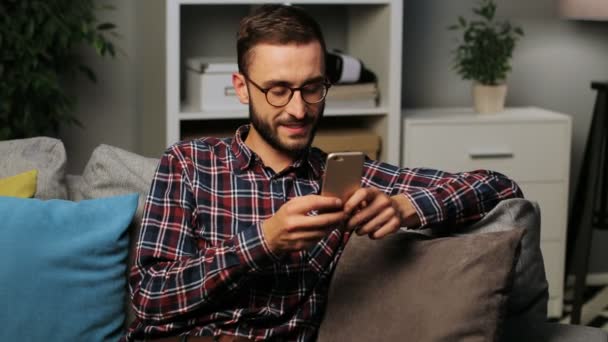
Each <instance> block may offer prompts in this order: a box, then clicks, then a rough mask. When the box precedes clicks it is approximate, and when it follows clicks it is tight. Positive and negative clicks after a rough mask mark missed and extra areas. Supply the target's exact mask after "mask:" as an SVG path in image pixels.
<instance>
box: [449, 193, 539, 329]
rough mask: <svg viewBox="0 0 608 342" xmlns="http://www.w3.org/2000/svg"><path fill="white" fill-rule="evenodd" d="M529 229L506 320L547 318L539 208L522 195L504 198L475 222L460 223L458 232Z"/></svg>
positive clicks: (536, 320) (476, 232) (518, 262)
mask: <svg viewBox="0 0 608 342" xmlns="http://www.w3.org/2000/svg"><path fill="white" fill-rule="evenodd" d="M513 227H521V228H524V229H525V230H526V233H525V235H524V237H523V239H522V249H521V254H520V257H519V260H518V261H517V265H516V268H515V278H514V284H513V289H512V291H511V295H510V296H509V301H508V304H507V320H518V321H525V322H543V321H545V320H546V318H547V301H548V300H549V284H548V283H547V277H546V275H545V266H544V263H543V256H542V253H541V249H540V208H539V206H538V203H536V202H533V201H529V200H526V199H522V198H514V199H508V200H504V201H501V202H500V203H499V204H498V205H497V206H496V207H495V208H494V209H492V210H491V211H490V212H489V213H488V214H487V215H486V216H485V217H484V218H482V219H481V220H480V221H479V222H477V223H476V224H473V225H470V226H464V227H461V228H460V230H459V231H457V232H456V233H457V234H478V233H488V232H499V231H505V230H511V229H513Z"/></svg>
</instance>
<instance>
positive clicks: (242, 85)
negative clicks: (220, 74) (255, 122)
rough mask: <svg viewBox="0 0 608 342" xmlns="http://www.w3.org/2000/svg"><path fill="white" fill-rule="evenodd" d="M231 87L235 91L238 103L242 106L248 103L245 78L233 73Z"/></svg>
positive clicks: (238, 73)
mask: <svg viewBox="0 0 608 342" xmlns="http://www.w3.org/2000/svg"><path fill="white" fill-rule="evenodd" d="M232 86H233V87H234V90H235V91H236V96H238V98H239V101H241V103H242V104H248V103H249V90H248V89H247V83H246V82H245V76H243V74H241V73H240V72H235V73H233V74H232Z"/></svg>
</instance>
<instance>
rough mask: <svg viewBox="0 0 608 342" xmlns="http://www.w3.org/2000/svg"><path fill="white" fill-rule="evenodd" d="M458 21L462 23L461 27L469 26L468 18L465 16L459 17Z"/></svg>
mask: <svg viewBox="0 0 608 342" xmlns="http://www.w3.org/2000/svg"><path fill="white" fill-rule="evenodd" d="M458 23H460V26H461V27H466V26H467V20H466V19H465V18H464V17H458Z"/></svg>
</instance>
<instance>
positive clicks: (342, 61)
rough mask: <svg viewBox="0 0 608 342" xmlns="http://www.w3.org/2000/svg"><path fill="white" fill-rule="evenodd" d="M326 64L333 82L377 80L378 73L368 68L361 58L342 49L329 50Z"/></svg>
mask: <svg viewBox="0 0 608 342" xmlns="http://www.w3.org/2000/svg"><path fill="white" fill-rule="evenodd" d="M325 64H326V66H325V69H326V74H327V77H328V78H329V81H330V82H331V83H332V84H336V83H367V82H375V81H376V75H375V74H374V73H373V72H371V71H370V70H368V69H366V68H365V65H363V62H361V60H359V59H357V58H355V57H353V56H350V55H347V54H344V53H342V52H340V51H328V52H327V53H326V54H325Z"/></svg>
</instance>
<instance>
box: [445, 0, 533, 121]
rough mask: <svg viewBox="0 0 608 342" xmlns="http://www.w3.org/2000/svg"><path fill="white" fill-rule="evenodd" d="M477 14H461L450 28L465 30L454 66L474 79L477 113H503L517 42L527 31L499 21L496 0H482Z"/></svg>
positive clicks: (462, 74) (468, 78)
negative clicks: (469, 15)
mask: <svg viewBox="0 0 608 342" xmlns="http://www.w3.org/2000/svg"><path fill="white" fill-rule="evenodd" d="M473 13H474V14H475V18H474V19H472V20H470V21H467V20H466V19H465V18H463V17H459V18H458V23H457V24H455V25H452V26H450V27H449V29H450V30H457V31H461V32H462V39H461V40H459V46H458V48H457V49H456V50H455V51H454V66H453V68H454V70H456V72H457V73H458V74H459V75H460V76H461V77H462V78H463V79H465V80H472V81H473V100H474V104H475V105H474V107H475V111H476V112H478V113H495V112H500V111H502V110H503V109H504V104H505V99H506V96H507V83H506V79H507V74H508V73H509V72H510V71H511V65H510V62H511V58H512V55H513V50H514V48H515V43H516V42H517V40H518V39H519V38H520V37H522V36H523V35H524V31H523V30H522V29H521V28H520V27H515V26H513V25H511V23H509V21H508V20H504V21H497V20H496V19H495V16H496V4H495V3H494V2H493V0H480V2H479V4H478V7H476V8H473Z"/></svg>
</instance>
